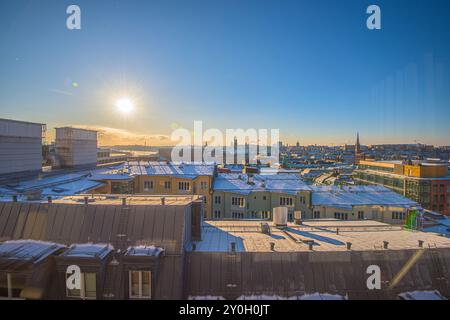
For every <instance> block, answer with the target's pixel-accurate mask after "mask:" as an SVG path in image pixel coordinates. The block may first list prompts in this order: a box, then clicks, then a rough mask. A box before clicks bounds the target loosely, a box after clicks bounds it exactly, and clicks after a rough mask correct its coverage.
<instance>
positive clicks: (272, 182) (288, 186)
mask: <svg viewBox="0 0 450 320" xmlns="http://www.w3.org/2000/svg"><path fill="white" fill-rule="evenodd" d="M214 190H215V191H224V192H232V193H237V194H244V195H247V194H250V193H251V192H262V191H269V192H280V193H292V194H295V193H297V192H298V191H302V190H310V187H309V186H308V185H307V184H306V183H305V182H303V180H302V179H301V178H300V176H299V175H298V174H275V175H273V174H269V175H263V174H255V175H250V176H249V175H247V174H243V173H242V174H236V173H219V174H218V176H217V177H216V178H215V180H214Z"/></svg>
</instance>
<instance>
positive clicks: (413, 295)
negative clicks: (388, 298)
mask: <svg viewBox="0 0 450 320" xmlns="http://www.w3.org/2000/svg"><path fill="white" fill-rule="evenodd" d="M399 297H401V298H403V299H405V300H447V298H445V297H444V296H442V295H441V294H440V292H439V291H437V290H434V291H410V292H403V293H400V294H399Z"/></svg>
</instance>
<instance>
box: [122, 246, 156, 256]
mask: <svg viewBox="0 0 450 320" xmlns="http://www.w3.org/2000/svg"><path fill="white" fill-rule="evenodd" d="M162 252H164V249H163V248H160V247H155V246H135V247H129V248H128V249H127V251H126V253H125V255H127V256H134V257H137V256H140V257H158V256H159V255H160V254H161V253H162Z"/></svg>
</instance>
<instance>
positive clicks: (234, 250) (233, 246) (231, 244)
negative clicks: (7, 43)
mask: <svg viewBox="0 0 450 320" xmlns="http://www.w3.org/2000/svg"><path fill="white" fill-rule="evenodd" d="M230 247H231V252H236V242H232V243H230Z"/></svg>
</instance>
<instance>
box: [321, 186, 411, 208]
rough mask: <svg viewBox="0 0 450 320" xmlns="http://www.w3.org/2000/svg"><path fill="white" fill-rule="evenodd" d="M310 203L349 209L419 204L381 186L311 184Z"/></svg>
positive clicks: (407, 206)
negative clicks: (366, 206)
mask: <svg viewBox="0 0 450 320" xmlns="http://www.w3.org/2000/svg"><path fill="white" fill-rule="evenodd" d="M312 190H313V191H314V192H313V193H312V204H313V205H314V206H330V207H337V208H342V209H348V210H351V209H352V207H353V206H361V205H384V206H396V207H406V208H409V207H415V206H419V204H418V203H417V202H415V201H413V200H410V199H408V198H405V197H403V196H402V195H399V194H398V193H395V192H394V191H391V190H389V189H387V188H385V187H381V186H351V187H338V186H312Z"/></svg>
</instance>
